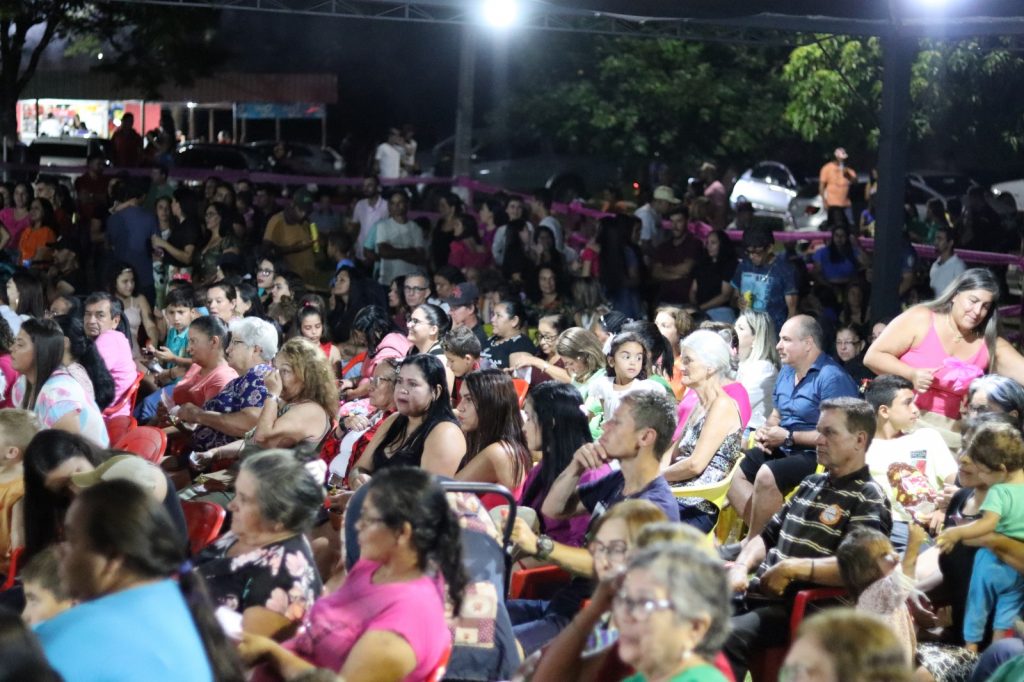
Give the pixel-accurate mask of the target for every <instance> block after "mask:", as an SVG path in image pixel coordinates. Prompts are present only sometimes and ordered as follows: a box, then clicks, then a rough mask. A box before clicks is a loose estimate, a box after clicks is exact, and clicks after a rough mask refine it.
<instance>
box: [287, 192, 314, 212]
mask: <svg viewBox="0 0 1024 682" xmlns="http://www.w3.org/2000/svg"><path fill="white" fill-rule="evenodd" d="M292 204H294V205H295V206H296V207H298V208H301V209H302V210H304V211H308V210H309V209H311V208H312V207H313V195H312V194H310V193H309V191H308V190H305V189H300V190H298V191H296V192H295V194H294V195H293V196H292Z"/></svg>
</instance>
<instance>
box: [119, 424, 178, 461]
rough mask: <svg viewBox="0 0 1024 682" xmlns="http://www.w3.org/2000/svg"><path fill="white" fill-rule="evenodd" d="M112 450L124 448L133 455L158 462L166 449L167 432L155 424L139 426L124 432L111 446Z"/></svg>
mask: <svg viewBox="0 0 1024 682" xmlns="http://www.w3.org/2000/svg"><path fill="white" fill-rule="evenodd" d="M111 447H112V449H114V450H124V451H125V452H130V453H132V454H133V455H138V456H139V457H143V458H145V459H147V460H148V461H150V462H153V463H154V464H159V463H160V460H161V459H163V456H164V452H166V451H167V434H166V433H164V431H163V429H158V428H156V427H155V426H140V427H138V428H136V429H133V430H132V431H129V432H128V433H126V434H124V436H122V437H121V439H120V440H119V441H117V442H116V443H114V445H113V446H111Z"/></svg>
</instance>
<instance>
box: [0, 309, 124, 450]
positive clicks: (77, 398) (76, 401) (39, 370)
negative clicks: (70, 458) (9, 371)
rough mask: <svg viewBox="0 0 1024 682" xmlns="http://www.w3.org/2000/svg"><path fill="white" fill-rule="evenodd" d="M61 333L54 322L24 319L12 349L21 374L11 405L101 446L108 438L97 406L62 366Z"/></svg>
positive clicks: (53, 426)
mask: <svg viewBox="0 0 1024 682" xmlns="http://www.w3.org/2000/svg"><path fill="white" fill-rule="evenodd" d="M64 350H65V345H64V334H63V333H62V332H61V330H60V327H59V326H58V325H57V323H56V322H54V321H53V320H36V319H31V320H25V322H23V323H22V325H21V330H20V331H19V332H18V336H17V338H16V339H15V341H14V346H13V348H11V361H12V366H13V367H14V369H15V370H16V371H18V372H19V373H20V374H21V377H20V378H19V379H18V382H17V383H16V384H15V385H14V389H13V391H12V393H11V398H12V400H13V402H14V404H15V405H16V406H18V407H21V408H24V409H26V410H32V411H33V412H35V414H36V416H37V417H38V418H39V423H40V424H41V425H42V426H43V427H44V428H47V429H60V430H62V431H67V432H68V433H79V434H82V435H83V436H85V437H86V438H89V439H90V440H92V441H93V442H94V443H96V444H97V445H99V446H101V447H106V446H107V445H108V444H109V442H110V438H109V436H108V435H107V427H106V425H105V424H104V422H103V415H102V414H101V413H100V409H99V407H97V405H96V403H95V402H94V401H93V400H91V399H90V398H89V396H87V395H86V393H85V389H83V388H82V385H81V384H80V383H78V382H77V381H76V380H75V378H74V377H72V376H71V374H69V373H68V371H67V369H66V368H65V367H64V364H63V363H64Z"/></svg>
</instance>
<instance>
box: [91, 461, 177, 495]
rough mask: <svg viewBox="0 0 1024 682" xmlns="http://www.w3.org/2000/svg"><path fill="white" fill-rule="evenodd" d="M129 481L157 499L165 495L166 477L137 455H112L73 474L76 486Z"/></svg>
mask: <svg viewBox="0 0 1024 682" xmlns="http://www.w3.org/2000/svg"><path fill="white" fill-rule="evenodd" d="M118 480H121V481H131V482H132V483H134V484H135V485H137V486H139V487H140V488H142V489H143V490H145V491H146V492H147V493H149V494H150V495H152V496H153V497H154V498H155V499H157V500H163V499H164V496H166V495H167V477H166V476H164V472H163V471H162V470H161V469H160V467H158V466H156V465H155V464H152V463H150V462H147V461H146V460H144V459H142V458H141V457H139V456H138V455H114V456H113V457H111V458H110V459H108V460H107V461H106V462H103V464H100V465H99V466H98V467H96V468H95V469H93V470H92V471H85V472H82V473H78V474H74V475H73V476H72V477H71V482H72V483H73V484H74V485H75V487H76V488H88V487H90V486H94V485H96V484H97V483H99V482H100V481H118Z"/></svg>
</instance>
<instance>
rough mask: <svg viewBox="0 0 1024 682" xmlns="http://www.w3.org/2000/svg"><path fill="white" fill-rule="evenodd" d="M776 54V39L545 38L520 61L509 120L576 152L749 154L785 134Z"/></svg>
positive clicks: (675, 155)
mask: <svg viewBox="0 0 1024 682" xmlns="http://www.w3.org/2000/svg"><path fill="white" fill-rule="evenodd" d="M553 55H557V56H556V57H555V58H554V59H553V58H552V56H553ZM784 57H785V52H779V50H778V48H774V50H773V48H767V47H748V46H743V47H730V46H724V45H716V44H708V43H698V42H687V41H681V40H664V39H659V40H654V39H630V38H616V39H611V38H598V39H596V40H595V39H592V38H588V40H587V42H586V43H581V42H576V43H575V44H569V41H565V42H563V43H561V44H556V45H551V44H550V43H549V44H548V45H547V46H546V49H544V50H537V51H534V52H533V54H527V55H526V56H525V57H524V59H523V60H522V61H521V66H520V72H519V73H518V74H516V76H517V78H516V80H517V81H518V83H517V85H518V87H517V90H518V92H517V95H516V97H515V100H514V104H513V106H512V110H511V113H510V116H511V120H512V122H513V125H514V128H516V129H518V130H520V131H525V132H527V133H535V134H548V135H554V136H555V138H556V139H558V140H559V141H561V142H563V143H566V144H568V145H570V146H573V147H575V148H576V149H577V150H578V151H581V152H584V153H593V154H599V155H605V156H608V155H615V156H619V157H625V158H651V157H655V156H660V157H662V158H666V159H684V158H701V157H711V158H714V157H722V156H725V155H730V156H737V155H738V156H741V157H742V156H756V155H757V154H758V153H761V152H762V151H764V150H766V149H767V148H768V147H770V146H771V145H774V144H777V143H778V141H779V140H780V139H784V138H786V136H787V135H789V134H790V131H789V129H788V124H787V123H786V121H785V120H784V118H783V115H782V114H783V106H784V104H785V100H784V98H785V88H784V86H783V85H782V83H781V80H780V78H779V75H780V74H779V70H780V65H781V63H782V61H783V59H784ZM552 62H555V64H552ZM773 64H775V66H773Z"/></svg>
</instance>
